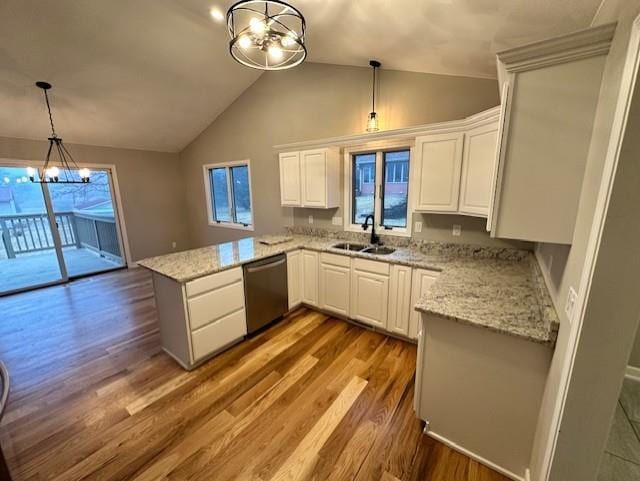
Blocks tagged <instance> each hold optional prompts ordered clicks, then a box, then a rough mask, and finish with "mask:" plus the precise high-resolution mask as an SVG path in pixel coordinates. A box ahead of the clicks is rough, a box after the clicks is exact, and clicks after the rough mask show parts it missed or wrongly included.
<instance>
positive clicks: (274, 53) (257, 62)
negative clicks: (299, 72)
mask: <svg viewBox="0 0 640 481" xmlns="http://www.w3.org/2000/svg"><path fill="white" fill-rule="evenodd" d="M227 28H228V30H229V37H230V38H231V40H230V41H229V52H230V53H231V56H232V57H233V58H234V59H235V60H236V61H238V62H240V63H241V64H242V65H245V66H247V67H251V68H255V69H258V70H285V69H288V68H292V67H295V66H296V65H300V64H301V63H302V62H303V61H304V59H305V58H306V57H307V48H306V46H305V44H304V34H305V28H306V25H305V20H304V17H303V16H302V13H300V11H299V10H297V9H296V8H294V7H292V6H291V5H289V4H287V3H284V2H281V1H280V0H242V1H240V2H238V3H236V4H234V5H232V6H231V7H230V8H229V10H228V11H227Z"/></svg>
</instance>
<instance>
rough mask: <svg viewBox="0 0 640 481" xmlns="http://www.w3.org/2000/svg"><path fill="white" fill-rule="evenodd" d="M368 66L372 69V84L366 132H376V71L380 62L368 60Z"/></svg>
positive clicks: (377, 127) (378, 127)
mask: <svg viewBox="0 0 640 481" xmlns="http://www.w3.org/2000/svg"><path fill="white" fill-rule="evenodd" d="M369 65H370V66H371V68H372V69H373V83H372V86H371V112H370V113H369V116H368V118H367V132H377V131H378V130H380V126H379V125H378V114H377V113H376V70H377V69H379V68H380V62H378V61H377V60H370V61H369Z"/></svg>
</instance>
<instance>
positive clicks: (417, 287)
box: [409, 269, 440, 339]
mask: <svg viewBox="0 0 640 481" xmlns="http://www.w3.org/2000/svg"><path fill="white" fill-rule="evenodd" d="M439 275H440V273H439V272H438V271H430V270H428V269H414V270H413V275H412V280H411V304H410V305H411V317H410V320H409V337H410V338H412V339H417V338H418V334H419V332H420V313H419V312H418V311H416V310H415V309H414V306H415V305H416V304H417V303H418V302H419V301H420V299H421V298H422V297H423V296H424V295H425V294H426V293H427V291H428V290H429V288H430V287H431V286H432V285H433V283H434V282H435V281H436V279H437V278H438V276H439Z"/></svg>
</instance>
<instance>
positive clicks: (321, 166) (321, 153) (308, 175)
mask: <svg viewBox="0 0 640 481" xmlns="http://www.w3.org/2000/svg"><path fill="white" fill-rule="evenodd" d="M300 165H301V166H302V205H303V207H326V206H327V151H326V150H325V149H316V150H305V151H302V152H300Z"/></svg>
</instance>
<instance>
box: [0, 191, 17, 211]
mask: <svg viewBox="0 0 640 481" xmlns="http://www.w3.org/2000/svg"><path fill="white" fill-rule="evenodd" d="M16 212H17V211H16V201H15V198H14V196H13V190H12V189H11V187H9V186H0V215H6V214H15V213H16Z"/></svg>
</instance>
